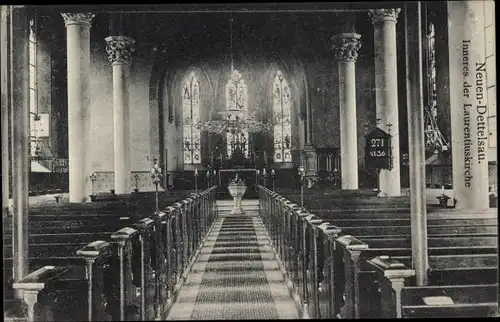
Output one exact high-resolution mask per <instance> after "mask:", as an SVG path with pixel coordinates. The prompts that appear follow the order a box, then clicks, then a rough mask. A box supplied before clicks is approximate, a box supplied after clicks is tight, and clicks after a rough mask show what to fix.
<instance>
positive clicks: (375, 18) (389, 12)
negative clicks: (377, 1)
mask: <svg viewBox="0 0 500 322" xmlns="http://www.w3.org/2000/svg"><path fill="white" fill-rule="evenodd" d="M400 12H401V9H400V8H392V9H370V10H368V15H369V16H370V18H371V20H372V23H373V24H376V23H379V22H383V21H391V22H397V21H398V15H399V13H400Z"/></svg>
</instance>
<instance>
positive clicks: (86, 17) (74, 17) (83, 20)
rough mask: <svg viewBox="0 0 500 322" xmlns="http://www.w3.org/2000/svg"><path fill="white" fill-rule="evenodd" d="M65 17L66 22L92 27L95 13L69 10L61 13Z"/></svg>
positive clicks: (67, 23) (66, 23)
mask: <svg viewBox="0 0 500 322" xmlns="http://www.w3.org/2000/svg"><path fill="white" fill-rule="evenodd" d="M61 15H62V16H63V18H64V24H65V25H66V27H67V26H69V25H87V26H89V27H90V24H91V23H92V19H94V17H95V14H93V13H90V12H86V13H77V12H69V13H61Z"/></svg>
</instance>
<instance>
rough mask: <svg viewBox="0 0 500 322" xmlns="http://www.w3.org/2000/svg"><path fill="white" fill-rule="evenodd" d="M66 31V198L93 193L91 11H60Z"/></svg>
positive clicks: (81, 198) (78, 199)
mask: <svg viewBox="0 0 500 322" xmlns="http://www.w3.org/2000/svg"><path fill="white" fill-rule="evenodd" d="M62 16H63V18H64V22H65V24H66V33H67V60H68V137H69V138H68V157H69V158H68V163H69V202H85V201H89V198H90V197H89V196H90V194H91V193H92V182H91V181H90V174H91V173H92V159H91V157H90V156H91V147H92V142H91V140H92V132H91V119H90V88H89V71H90V23H91V22H92V19H93V18H94V16H95V15H94V14H92V13H62Z"/></svg>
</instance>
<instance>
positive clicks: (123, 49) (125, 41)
mask: <svg viewBox="0 0 500 322" xmlns="http://www.w3.org/2000/svg"><path fill="white" fill-rule="evenodd" d="M105 40H106V52H107V53H108V59H109V61H110V62H111V64H127V65H131V64H132V53H133V52H135V47H134V44H135V40H134V39H133V38H130V37H125V36H110V37H107V38H106V39H105Z"/></svg>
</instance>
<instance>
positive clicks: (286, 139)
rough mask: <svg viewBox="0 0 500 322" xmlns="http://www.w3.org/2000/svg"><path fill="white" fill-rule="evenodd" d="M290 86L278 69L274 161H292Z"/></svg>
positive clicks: (274, 107)
mask: <svg viewBox="0 0 500 322" xmlns="http://www.w3.org/2000/svg"><path fill="white" fill-rule="evenodd" d="M291 106H292V102H291V93H290V86H289V85H288V82H287V81H286V79H285V77H284V76H283V74H282V73H281V72H280V71H278V73H277V74H276V77H275V78H274V82H273V118H274V162H292V150H291V149H292V122H291V114H292V113H291Z"/></svg>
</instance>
